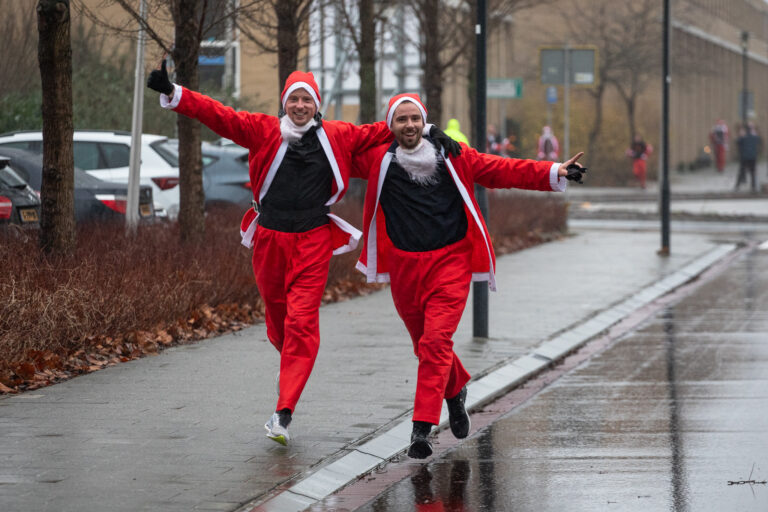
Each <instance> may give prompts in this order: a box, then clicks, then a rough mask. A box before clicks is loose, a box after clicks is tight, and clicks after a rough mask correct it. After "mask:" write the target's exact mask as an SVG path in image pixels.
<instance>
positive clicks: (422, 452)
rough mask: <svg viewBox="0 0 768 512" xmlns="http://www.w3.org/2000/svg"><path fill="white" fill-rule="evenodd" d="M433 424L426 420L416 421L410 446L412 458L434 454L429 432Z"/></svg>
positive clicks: (409, 452) (424, 457)
mask: <svg viewBox="0 0 768 512" xmlns="http://www.w3.org/2000/svg"><path fill="white" fill-rule="evenodd" d="M431 430H432V424H431V423H427V422H426V421H414V422H413V432H411V446H410V447H408V456H409V457H410V458H412V459H426V458H427V457H429V456H430V455H432V443H430V442H429V439H428V437H429V432H430V431H431Z"/></svg>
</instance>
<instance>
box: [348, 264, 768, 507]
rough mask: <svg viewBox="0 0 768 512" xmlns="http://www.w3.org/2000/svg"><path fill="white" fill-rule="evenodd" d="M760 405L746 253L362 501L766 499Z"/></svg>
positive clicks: (761, 345)
mask: <svg viewBox="0 0 768 512" xmlns="http://www.w3.org/2000/svg"><path fill="white" fill-rule="evenodd" d="M766 411H768V251H762V252H761V251H752V252H748V253H746V254H745V255H744V256H742V257H741V258H739V259H738V260H736V261H735V262H734V263H733V264H732V265H731V266H730V267H729V268H728V269H727V270H726V271H725V272H724V273H722V274H720V275H719V276H717V277H715V278H714V279H713V280H712V281H710V282H708V283H705V284H704V285H703V286H701V287H700V288H699V289H698V290H696V291H695V292H694V293H693V294H692V295H689V296H687V297H686V298H684V299H682V301H680V302H678V303H676V304H673V305H671V306H670V307H668V308H667V309H666V310H664V311H663V312H662V313H661V314H659V315H657V316H656V317H654V318H653V319H652V320H650V321H648V322H647V323H646V324H644V325H643V326H642V328H641V329H639V330H637V331H635V332H633V333H631V334H629V335H627V336H625V337H624V338H622V339H620V340H618V341H617V342H616V343H615V344H613V345H612V346H611V347H609V348H608V349H607V350H606V351H605V352H603V353H600V354H598V355H596V356H594V357H593V358H592V359H591V360H589V361H588V362H586V363H585V364H583V365H582V366H580V367H579V368H576V369H575V370H573V371H572V372H570V373H568V374H566V375H564V376H563V377H562V378H560V379H559V380H558V381H556V382H555V383H554V384H553V385H551V386H550V387H548V388H546V389H545V390H544V391H543V392H542V393H540V394H539V395H537V396H536V397H534V398H533V399H531V400H529V401H528V402H527V403H525V404H524V405H523V406H521V407H519V408H518V409H516V410H513V411H512V412H511V413H509V414H508V415H507V416H505V417H504V418H503V419H502V420H500V421H498V422H497V423H495V424H493V425H492V426H491V427H489V428H486V429H485V430H482V431H480V432H478V433H477V434H476V435H475V436H473V437H472V438H470V439H469V440H467V441H466V442H464V443H463V444H461V445H460V446H459V447H458V448H456V449H455V450H453V451H451V452H448V453H447V455H446V456H445V457H443V458H441V459H437V460H433V461H431V462H428V463H427V464H425V465H424V466H423V467H422V468H421V469H420V470H417V471H416V472H415V473H414V474H413V475H411V477H410V478H406V479H405V480H402V481H401V482H399V483H398V484H397V485H395V486H394V487H392V488H390V489H389V490H387V491H385V492H383V493H382V494H380V495H379V496H377V497H376V498H375V499H374V500H373V501H371V502H369V503H368V504H367V505H365V506H364V507H362V508H360V509H359V510H365V511H375V512H383V511H407V510H430V511H433V510H453V511H457V510H469V511H537V512H540V511H562V510H568V511H593V510H615V511H644V512H645V511H666V510H670V511H676V512H678V511H679V512H683V511H691V512H699V511H705V512H707V511H711V512H723V511H766V510H768V486H766V485H765V484H762V483H759V482H761V481H764V480H766V479H768V412H766ZM749 479H752V480H755V481H757V482H758V483H753V484H751V485H750V484H741V485H728V482H729V481H737V480H749Z"/></svg>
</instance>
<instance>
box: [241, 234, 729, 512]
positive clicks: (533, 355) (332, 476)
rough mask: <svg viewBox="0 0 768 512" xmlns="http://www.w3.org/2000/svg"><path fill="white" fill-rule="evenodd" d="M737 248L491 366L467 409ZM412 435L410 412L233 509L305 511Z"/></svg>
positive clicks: (474, 386) (472, 389) (725, 248)
mask: <svg viewBox="0 0 768 512" xmlns="http://www.w3.org/2000/svg"><path fill="white" fill-rule="evenodd" d="M736 248H737V246H736V244H723V245H719V246H717V247H715V248H714V249H712V250H711V251H709V252H707V253H706V254H704V255H703V256H701V257H699V258H697V259H695V260H693V261H692V262H690V263H688V264H687V265H686V266H684V267H683V268H681V269H679V270H677V271H675V272H673V273H672V274H670V275H668V276H666V277H664V278H663V279H660V280H659V281H657V282H655V283H653V284H651V285H649V286H646V287H645V288H643V289H641V290H640V291H638V292H636V293H634V294H633V295H631V296H630V297H628V298H627V299H625V300H623V301H621V302H620V303H618V304H616V305H614V306H612V307H610V308H608V309H606V310H604V311H602V312H600V313H599V314H597V315H595V316H593V317H591V318H588V319H586V320H585V321H582V322H580V323H578V324H575V325H573V326H571V327H570V328H568V329H566V330H564V331H562V332H561V333H560V334H558V335H556V336H555V337H553V338H550V339H547V340H546V341H544V342H543V343H541V344H539V345H538V346H537V347H535V348H534V349H533V350H532V351H531V352H530V353H528V354H526V355H524V356H522V357H519V358H517V359H515V360H513V361H511V362H509V363H507V364H504V365H503V366H501V367H499V368H497V369H495V370H492V371H490V372H489V373H487V374H486V375H484V376H483V377H481V378H479V379H478V380H476V381H472V382H470V384H469V385H468V387H467V390H468V393H467V400H466V407H467V409H468V410H473V409H477V408H479V407H481V406H483V405H484V404H486V403H488V402H491V401H492V400H494V399H495V398H497V397H499V396H501V395H504V394H505V393H507V392H509V391H510V390H511V389H512V388H514V387H516V386H517V385H519V384H520V383H522V382H524V381H526V380H528V379H530V378H531V377H532V376H534V375H535V374H537V373H538V372H540V371H541V370H543V369H544V368H546V367H548V366H550V365H551V364H553V363H555V362H557V361H559V360H561V359H563V358H564V357H565V356H567V355H568V354H569V353H571V352H573V351H574V350H576V349H578V348H579V347H581V346H582V345H584V344H585V343H587V341H589V340H590V339H592V338H594V337H595V336H597V335H598V334H600V333H601V332H603V331H605V330H606V329H608V328H610V327H611V326H613V325H614V324H616V323H618V322H619V321H621V320H622V319H624V318H626V317H627V316H629V315H630V314H632V313H633V312H635V311H637V310H638V309H640V308H642V307H644V306H645V305H647V304H649V303H650V302H653V301H654V300H656V299H658V298H659V297H662V296H663V295H666V294H667V293H669V292H671V291H672V290H674V289H676V288H678V287H680V286H682V285H683V284H685V283H687V282H689V281H691V280H692V279H694V278H695V277H697V276H698V275H700V274H701V273H702V272H704V270H706V269H707V268H709V267H710V266H712V265H713V264H714V263H716V262H717V261H718V260H720V259H722V258H723V257H725V256H726V255H727V254H729V253H730V252H732V251H734V250H735V249H736ZM447 417H448V414H447V408H446V407H445V405H443V412H442V415H441V422H440V425H439V426H438V428H444V427H446V426H447V422H448V420H447ZM442 418H445V419H442ZM410 434H411V420H410V417H408V418H406V419H402V420H396V423H395V424H394V425H393V426H392V427H391V428H389V429H387V430H385V431H383V432H381V433H380V434H379V435H377V436H375V437H374V438H372V439H370V440H367V441H364V442H362V443H360V444H359V445H356V446H353V447H351V448H350V449H348V450H347V451H346V453H345V454H343V455H341V456H340V457H337V458H335V459H334V460H332V461H329V462H328V463H325V464H321V465H320V467H319V469H317V470H316V471H314V472H313V473H312V474H310V475H309V476H307V477H306V478H303V479H302V480H300V481H298V482H296V483H294V484H293V485H292V486H290V487H289V488H287V489H285V490H283V491H281V492H279V493H278V494H276V495H272V496H271V497H269V498H267V499H266V500H264V501H261V500H257V501H254V502H251V503H249V504H247V505H245V506H243V507H240V508H239V509H237V511H238V512H246V511H248V512H255V511H265V512H266V511H275V512H277V511H279V512H292V511H295V512H299V511H302V510H305V509H307V508H309V507H310V506H312V505H313V504H314V503H317V502H319V501H321V500H322V499H324V498H326V497H327V496H329V495H331V494H333V493H334V492H336V491H338V490H339V489H341V488H343V487H345V486H346V485H348V484H349V483H351V482H353V481H355V480H357V479H358V478H360V477H361V476H362V475H365V474H366V473H369V472H370V471H373V470H374V469H376V468H377V467H378V466H380V465H382V464H384V463H386V462H387V461H388V460H390V459H391V458H393V457H395V456H396V455H398V454H399V453H401V452H403V451H404V450H405V449H407V448H408V445H409V444H410ZM259 501H261V503H259Z"/></svg>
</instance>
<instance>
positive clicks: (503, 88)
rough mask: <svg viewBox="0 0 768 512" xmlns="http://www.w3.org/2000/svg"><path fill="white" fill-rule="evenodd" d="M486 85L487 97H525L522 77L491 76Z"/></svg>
mask: <svg viewBox="0 0 768 512" xmlns="http://www.w3.org/2000/svg"><path fill="white" fill-rule="evenodd" d="M486 85H487V87H486V91H487V92H486V97H487V98H501V99H516V98H522V97H523V79H522V78H489V79H488V80H487V82H486Z"/></svg>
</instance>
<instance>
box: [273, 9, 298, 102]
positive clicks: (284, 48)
mask: <svg viewBox="0 0 768 512" xmlns="http://www.w3.org/2000/svg"><path fill="white" fill-rule="evenodd" d="M300 3H301V2H298V1H296V0H282V1H279V2H275V4H274V6H275V16H276V17H277V73H278V79H279V80H280V83H279V84H278V89H279V90H281V91H282V90H283V86H284V85H285V80H286V79H287V78H288V75H290V74H291V73H293V72H294V71H296V69H297V67H298V64H299V26H298V25H297V24H296V18H295V16H294V13H295V12H296V10H297V9H299V7H300Z"/></svg>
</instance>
